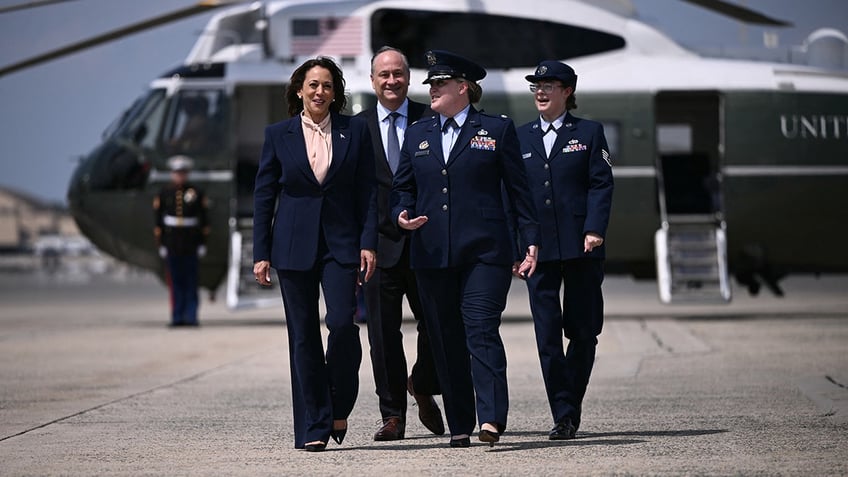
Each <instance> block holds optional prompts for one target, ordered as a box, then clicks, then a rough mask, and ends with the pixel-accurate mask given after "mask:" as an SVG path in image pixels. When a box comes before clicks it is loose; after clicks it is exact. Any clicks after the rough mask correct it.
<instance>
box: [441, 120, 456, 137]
mask: <svg viewBox="0 0 848 477" xmlns="http://www.w3.org/2000/svg"><path fill="white" fill-rule="evenodd" d="M456 126H457V124H456V121H454V120H453V118H448V119H447V120H445V124H442V132H443V133H446V132H448V131H449V130H450V128H454V129H456Z"/></svg>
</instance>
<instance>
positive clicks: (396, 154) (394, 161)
mask: <svg viewBox="0 0 848 477" xmlns="http://www.w3.org/2000/svg"><path fill="white" fill-rule="evenodd" d="M398 117H400V113H398V112H397V111H395V112H393V113H391V114H389V134H388V136H387V137H388V140H387V142H388V144H386V159H387V160H388V161H389V169H391V170H392V174H394V173H395V172H397V168H398V163H400V141H398V135H397V128H396V127H395V121H396V120H397V118H398Z"/></svg>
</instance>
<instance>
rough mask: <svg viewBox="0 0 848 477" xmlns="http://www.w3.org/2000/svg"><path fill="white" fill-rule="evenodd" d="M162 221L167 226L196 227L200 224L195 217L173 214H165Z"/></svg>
mask: <svg viewBox="0 0 848 477" xmlns="http://www.w3.org/2000/svg"><path fill="white" fill-rule="evenodd" d="M163 222H164V223H165V225H167V226H168V227H197V226H198V225H199V224H200V221H199V220H198V219H197V217H177V216H174V215H166V216H165V217H164V219H163Z"/></svg>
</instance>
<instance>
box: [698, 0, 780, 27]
mask: <svg viewBox="0 0 848 477" xmlns="http://www.w3.org/2000/svg"><path fill="white" fill-rule="evenodd" d="M683 1H684V2H688V3H692V4H694V5H698V6H699V7H702V8H706V9H707V10H711V11H713V12H715V13H719V14H721V15H725V16H728V17H731V18H735V19H736V20H739V21H741V22H745V23H751V24H754V25H767V26H792V23H790V22H787V21H784V20H780V19H777V18H772V17H769V16H767V15H765V14H763V13H760V12H758V11H756V10H752V9H750V8H747V7H743V6H741V5H736V4H733V3H729V2H726V1H724V0H683Z"/></svg>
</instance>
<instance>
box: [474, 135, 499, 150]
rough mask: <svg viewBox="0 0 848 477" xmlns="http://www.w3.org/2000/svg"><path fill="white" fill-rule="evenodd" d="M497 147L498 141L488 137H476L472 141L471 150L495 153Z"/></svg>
mask: <svg viewBox="0 0 848 477" xmlns="http://www.w3.org/2000/svg"><path fill="white" fill-rule="evenodd" d="M496 145H497V140H495V139H492V138H490V137H488V136H474V138H472V139H471V149H480V150H482V151H494V150H495V146H496Z"/></svg>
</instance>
